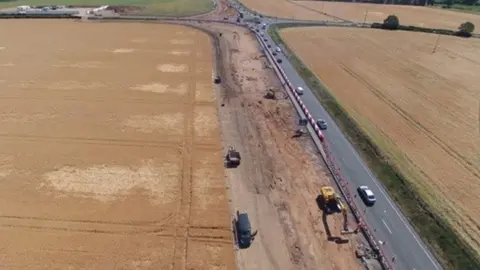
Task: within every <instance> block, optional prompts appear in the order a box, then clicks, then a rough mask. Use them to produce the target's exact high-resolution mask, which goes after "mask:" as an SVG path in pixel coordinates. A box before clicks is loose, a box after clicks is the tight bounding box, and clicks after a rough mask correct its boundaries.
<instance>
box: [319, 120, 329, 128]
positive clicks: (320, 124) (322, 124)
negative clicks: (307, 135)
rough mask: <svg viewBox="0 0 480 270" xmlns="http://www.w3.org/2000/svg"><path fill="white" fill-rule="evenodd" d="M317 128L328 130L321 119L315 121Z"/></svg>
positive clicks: (325, 122) (325, 123)
mask: <svg viewBox="0 0 480 270" xmlns="http://www.w3.org/2000/svg"><path fill="white" fill-rule="evenodd" d="M317 126H318V127H319V128H320V129H321V130H327V128H328V125H327V121H325V120H323V119H318V120H317Z"/></svg>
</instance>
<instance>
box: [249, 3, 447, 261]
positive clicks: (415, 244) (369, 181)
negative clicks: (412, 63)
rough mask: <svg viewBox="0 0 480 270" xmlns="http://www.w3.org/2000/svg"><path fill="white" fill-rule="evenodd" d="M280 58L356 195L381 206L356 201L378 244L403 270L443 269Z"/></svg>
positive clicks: (269, 41) (284, 60)
mask: <svg viewBox="0 0 480 270" xmlns="http://www.w3.org/2000/svg"><path fill="white" fill-rule="evenodd" d="M242 12H244V14H246V15H249V16H253V14H251V13H250V12H249V11H247V10H242ZM263 22H265V23H267V24H268V26H270V25H272V24H275V23H282V22H285V21H281V20H276V19H269V18H264V19H263ZM256 27H259V26H256ZM261 32H263V33H264V37H265V38H266V39H267V43H268V44H270V45H272V46H271V48H270V50H274V49H275V47H277V46H279V47H280V48H282V46H281V45H277V44H275V43H274V41H273V40H272V39H271V37H269V36H268V35H267V31H266V30H261ZM268 49H269V48H264V50H268ZM282 49H283V48H282ZM276 58H277V59H281V60H282V63H281V64H280V65H281V66H282V68H283V70H284V72H285V74H286V75H287V77H288V79H289V80H290V82H291V83H292V84H293V85H294V86H295V87H298V86H301V87H303V89H304V91H305V92H304V95H303V96H302V101H303V102H304V104H305V105H306V107H307V108H308V110H309V111H310V113H311V114H312V116H313V117H314V118H315V119H319V118H321V119H324V120H326V121H327V123H328V124H329V126H328V129H327V130H326V131H324V135H325V138H326V141H327V142H328V144H329V146H330V150H331V152H332V153H333V156H334V158H335V160H336V163H337V166H338V167H339V168H340V170H341V171H342V173H343V175H344V176H345V178H346V180H347V181H348V182H349V183H350V185H351V189H352V194H356V188H357V187H358V186H360V185H367V186H368V187H369V188H370V189H371V190H372V191H373V192H374V194H375V195H376V197H377V202H376V204H375V206H373V207H366V206H365V205H364V203H363V202H362V200H361V199H360V198H359V197H358V196H357V197H356V198H355V201H356V205H357V206H358V207H359V209H363V210H364V211H365V212H364V216H365V218H366V220H367V223H368V225H369V226H370V227H371V228H372V229H374V233H375V236H376V237H377V238H378V240H379V241H382V242H384V244H383V249H384V250H385V252H386V255H387V256H389V257H390V258H393V257H394V256H395V263H394V266H395V268H396V269H402V270H403V269H410V270H440V269H443V267H442V266H441V265H440V264H439V263H438V261H437V260H436V259H435V257H434V256H433V255H432V253H431V252H430V251H429V250H428V248H427V247H426V246H425V245H424V243H423V242H422V241H421V240H420V237H419V236H418V235H417V234H416V232H415V231H414V230H413V228H412V226H411V225H410V224H409V222H408V221H407V219H406V218H405V216H404V215H403V214H402V213H401V212H400V210H399V209H398V207H397V206H396V205H395V203H394V202H393V201H392V199H391V198H390V197H389V196H388V194H387V192H386V191H385V189H384V188H383V186H382V185H381V184H380V182H379V181H378V179H376V177H375V176H374V175H373V174H372V172H371V171H370V170H369V169H368V167H367V166H366V165H365V163H364V162H363V160H362V159H361V158H360V156H359V155H358V153H357V152H356V150H355V148H354V147H353V146H352V144H351V143H350V142H349V141H348V139H347V138H346V137H345V135H344V134H343V133H342V132H341V131H340V129H339V128H338V126H337V125H336V124H335V122H334V120H333V119H332V118H331V117H330V116H329V114H328V113H327V112H326V110H325V109H324V108H323V107H322V105H321V104H320V102H319V101H318V100H317V98H316V97H315V96H314V94H313V93H312V91H311V89H309V88H308V86H307V85H306V84H305V82H304V81H303V79H302V78H301V77H300V75H298V73H297V72H296V70H295V69H294V68H293V66H292V65H291V63H290V62H289V61H288V59H287V58H286V57H285V55H284V54H283V53H279V54H278V55H277V56H276Z"/></svg>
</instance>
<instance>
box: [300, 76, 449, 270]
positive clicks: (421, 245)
mask: <svg viewBox="0 0 480 270" xmlns="http://www.w3.org/2000/svg"><path fill="white" fill-rule="evenodd" d="M297 76H299V75H298V74H297ZM320 106H321V105H320ZM338 132H340V133H342V132H341V131H340V130H338ZM344 139H345V140H346V138H344ZM347 143H348V140H347ZM350 147H352V148H353V146H351V145H350ZM352 148H351V149H350V150H353V151H352V152H353V155H354V156H355V158H356V159H357V161H359V163H360V165H361V166H362V167H363V169H364V170H365V171H366V172H367V174H368V175H369V176H370V178H371V179H372V181H373V182H374V184H375V185H376V186H377V188H378V189H379V190H380V192H381V193H382V195H383V196H384V197H385V199H386V200H387V202H388V204H389V205H390V207H392V208H393V211H395V214H396V215H397V216H398V218H399V219H400V221H401V222H402V223H403V225H404V226H405V227H406V228H407V230H408V232H409V233H410V234H411V235H412V236H413V239H415V241H416V242H417V244H418V245H419V246H420V248H421V249H422V250H423V252H424V253H425V255H427V258H428V259H429V260H430V262H431V263H432V265H433V267H435V269H437V270H440V268H438V266H437V264H436V262H435V261H434V260H433V258H432V257H431V256H430V254H429V253H428V251H427V249H426V248H425V247H424V246H423V244H422V243H421V242H420V240H419V239H418V237H417V236H416V235H415V233H414V232H413V230H412V229H411V228H410V225H409V224H408V223H407V221H406V220H405V219H404V218H403V217H402V216H401V215H400V213H399V212H398V210H397V209H396V208H395V206H394V204H393V202H392V201H391V200H390V199H389V197H388V196H387V195H386V194H385V192H384V191H383V188H382V187H381V186H380V185H379V183H377V180H376V178H375V177H374V176H373V175H372V173H371V172H370V171H369V169H368V168H367V167H366V166H365V164H363V161H362V159H361V158H360V157H359V155H358V153H357V151H355V149H352ZM414 270H415V269H414Z"/></svg>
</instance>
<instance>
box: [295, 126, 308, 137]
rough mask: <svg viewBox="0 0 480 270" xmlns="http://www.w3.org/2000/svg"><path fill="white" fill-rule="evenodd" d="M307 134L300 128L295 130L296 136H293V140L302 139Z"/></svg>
mask: <svg viewBox="0 0 480 270" xmlns="http://www.w3.org/2000/svg"><path fill="white" fill-rule="evenodd" d="M306 133H307V132H306V131H305V130H304V129H303V128H299V129H297V130H295V134H293V136H292V138H298V137H302V136H303V135H305V134H306Z"/></svg>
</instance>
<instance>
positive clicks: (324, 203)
mask: <svg viewBox="0 0 480 270" xmlns="http://www.w3.org/2000/svg"><path fill="white" fill-rule="evenodd" d="M320 191H321V193H320V195H319V196H318V197H317V203H318V206H319V207H320V209H321V210H322V211H323V212H324V213H325V214H326V215H330V214H336V213H339V214H342V215H343V229H342V231H341V233H342V234H351V233H354V231H353V230H351V229H349V228H348V215H347V209H346V207H345V205H344V204H343V203H342V200H341V199H340V196H338V195H337V194H336V193H335V189H333V188H332V187H329V186H324V187H322V188H321V190H320Z"/></svg>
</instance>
